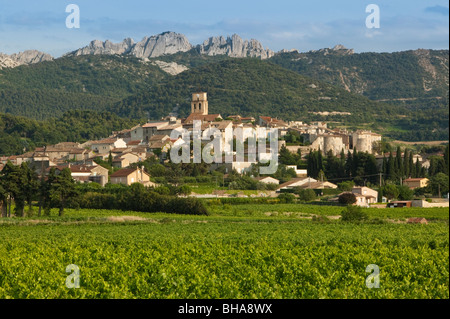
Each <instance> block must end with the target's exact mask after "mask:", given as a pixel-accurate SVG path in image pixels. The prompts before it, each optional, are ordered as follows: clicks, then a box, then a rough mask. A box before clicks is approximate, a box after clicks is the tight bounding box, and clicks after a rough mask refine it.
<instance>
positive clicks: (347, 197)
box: [339, 193, 356, 205]
mask: <svg viewBox="0 0 450 319" xmlns="http://www.w3.org/2000/svg"><path fill="white" fill-rule="evenodd" d="M339 203H341V204H344V205H353V204H354V203H356V196H355V194H353V193H344V194H341V195H340V196H339Z"/></svg>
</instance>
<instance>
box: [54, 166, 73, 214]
mask: <svg viewBox="0 0 450 319" xmlns="http://www.w3.org/2000/svg"><path fill="white" fill-rule="evenodd" d="M76 195H77V190H76V187H75V181H74V180H73V178H72V173H71V171H70V169H69V168H64V169H63V170H62V171H61V173H60V174H59V175H57V176H56V179H55V181H54V182H53V183H52V184H51V191H50V197H51V199H52V201H54V202H55V203H56V205H57V207H58V208H59V216H63V215H64V208H65V207H66V205H67V202H68V201H69V200H70V199H71V198H73V197H75V196H76Z"/></svg>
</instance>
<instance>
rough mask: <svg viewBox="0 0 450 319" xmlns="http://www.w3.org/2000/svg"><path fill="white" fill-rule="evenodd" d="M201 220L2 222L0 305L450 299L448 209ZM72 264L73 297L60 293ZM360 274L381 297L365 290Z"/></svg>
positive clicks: (262, 208)
mask: <svg viewBox="0 0 450 319" xmlns="http://www.w3.org/2000/svg"><path fill="white" fill-rule="evenodd" d="M209 209H210V211H211V212H212V214H211V216H181V215H169V214H147V213H136V212H121V211H107V210H97V211H96V210H68V211H67V213H66V215H65V216H64V217H57V216H56V211H55V212H53V213H52V216H50V217H40V218H37V217H30V218H26V219H17V218H11V219H0V298H138V299H141V298H152V299H159V298H161V299H166V298H168V299H173V298H177V299H178V298H183V299H184V298H207V299H208V298H214V299H221V298H230V299H234V298H243V299H247V298H268V299H278V298H283V299H286V298H294V299H298V298H449V228H448V218H449V211H448V209H445V208H443V209H439V208H433V209H376V208H373V209H368V210H367V213H368V214H369V216H370V218H371V220H370V221H369V222H366V223H362V224H353V223H344V222H342V221H339V220H334V219H330V220H325V221H324V220H321V221H318V220H317V219H316V218H315V219H311V218H312V216H337V215H339V214H340V211H342V207H330V206H315V205H298V204H297V205H296V204H276V205H270V204H264V205H262V204H261V205H256V204H240V205H229V204H225V205H221V204H217V203H214V201H213V204H212V205H210V206H209ZM408 217H426V218H427V219H428V220H429V224H428V225H416V224H414V225H413V224H405V223H401V221H402V220H404V219H405V218H408ZM387 220H389V221H391V222H387ZM70 264H75V265H77V266H78V267H79V269H80V288H79V289H69V288H67V287H66V285H65V280H66V277H67V276H68V275H69V274H68V273H66V272H65V270H66V267H67V266H68V265H70ZM370 264H375V265H377V266H378V267H379V269H380V288H379V289H376V288H373V289H369V288H367V287H366V277H367V276H369V275H370V273H366V267H367V266H368V265H370Z"/></svg>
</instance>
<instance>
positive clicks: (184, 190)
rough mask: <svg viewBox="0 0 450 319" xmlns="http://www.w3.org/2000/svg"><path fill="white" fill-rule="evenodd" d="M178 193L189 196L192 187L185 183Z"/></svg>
mask: <svg viewBox="0 0 450 319" xmlns="http://www.w3.org/2000/svg"><path fill="white" fill-rule="evenodd" d="M178 193H179V194H182V195H186V196H187V195H190V194H191V193H192V189H191V188H190V187H189V186H188V185H183V186H180V188H179V189H178Z"/></svg>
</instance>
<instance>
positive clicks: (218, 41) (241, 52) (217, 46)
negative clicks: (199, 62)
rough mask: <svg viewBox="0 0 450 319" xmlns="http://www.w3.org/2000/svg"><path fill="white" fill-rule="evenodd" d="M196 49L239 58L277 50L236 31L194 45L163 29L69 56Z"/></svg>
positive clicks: (136, 54) (96, 44) (154, 54)
mask: <svg viewBox="0 0 450 319" xmlns="http://www.w3.org/2000/svg"><path fill="white" fill-rule="evenodd" d="M194 48H195V49H196V50H197V51H198V52H199V53H200V54H205V55H209V56H213V55H227V56H230V57H236V58H246V57H253V58H261V59H268V58H271V57H272V56H273V55H274V54H275V53H274V52H273V51H271V50H268V49H264V47H263V46H262V44H261V43H260V42H259V41H257V40H254V39H252V40H250V41H248V40H245V41H244V40H243V39H242V38H241V37H240V36H238V35H237V34H235V35H233V36H232V37H227V38H225V37H211V38H209V39H208V40H206V41H205V42H203V44H200V45H197V46H196V47H194V46H193V45H192V44H191V43H189V40H188V39H187V38H186V37H185V36H184V35H183V34H180V33H175V32H164V33H162V34H159V35H155V36H151V37H145V38H144V39H142V41H140V42H137V43H134V41H133V40H132V39H125V40H123V41H122V42H121V43H112V42H111V41H109V40H107V41H105V42H102V41H98V40H95V41H92V42H91V43H90V44H89V45H88V46H86V47H84V48H81V49H79V50H76V51H73V52H71V53H68V54H67V55H71V56H78V55H89V54H111V55H113V54H119V55H122V54H129V55H131V56H134V57H137V58H141V59H146V58H157V57H161V56H164V55H171V54H175V53H178V52H187V51H190V50H192V49H194Z"/></svg>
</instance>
